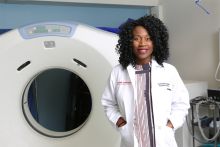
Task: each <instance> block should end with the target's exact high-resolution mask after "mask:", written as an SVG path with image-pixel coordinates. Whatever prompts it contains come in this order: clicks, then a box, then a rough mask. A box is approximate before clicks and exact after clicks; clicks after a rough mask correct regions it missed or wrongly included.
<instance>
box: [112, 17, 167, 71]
mask: <svg viewBox="0 0 220 147" xmlns="http://www.w3.org/2000/svg"><path fill="white" fill-rule="evenodd" d="M136 26H143V27H144V28H145V29H146V30H147V32H148V34H149V35H150V38H151V40H152V42H153V53H152V57H153V58H154V59H155V60H156V62H157V63H158V64H160V65H161V66H163V62H164V61H165V60H167V59H168V57H169V47H168V39H169V34H168V31H167V28H166V26H165V25H164V24H163V22H162V21H161V20H160V19H158V18H156V17H154V16H152V15H148V16H143V17H141V18H139V19H137V20H133V21H128V22H126V23H124V24H123V25H122V26H121V27H120V32H119V40H118V44H117V46H116V52H117V53H118V54H119V63H120V64H121V65H122V66H123V68H127V66H128V65H129V64H132V65H133V66H135V64H136V62H135V56H134V54H133V51H132V50H133V46H132V40H133V30H134V28H135V27H136Z"/></svg>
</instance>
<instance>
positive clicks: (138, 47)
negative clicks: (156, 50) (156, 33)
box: [132, 26, 153, 65]
mask: <svg viewBox="0 0 220 147" xmlns="http://www.w3.org/2000/svg"><path fill="white" fill-rule="evenodd" d="M132 45H133V53H134V55H135V57H136V64H141V65H142V64H146V63H149V62H150V61H151V56H152V52H153V42H152V41H151V38H150V36H149V34H148V32H147V30H146V29H145V28H144V27H142V26H136V27H135V28H134V30H133V40H132Z"/></svg>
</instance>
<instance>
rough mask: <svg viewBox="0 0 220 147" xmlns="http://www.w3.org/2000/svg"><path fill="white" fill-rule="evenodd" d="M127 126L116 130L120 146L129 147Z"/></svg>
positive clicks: (129, 138) (129, 137) (129, 139)
mask: <svg viewBox="0 0 220 147" xmlns="http://www.w3.org/2000/svg"><path fill="white" fill-rule="evenodd" d="M127 127H128V126H127V125H124V126H122V127H119V128H118V130H119V132H120V134H121V144H122V145H124V146H126V147H129V146H130V144H131V143H130V142H131V139H133V138H131V136H130V135H129V131H128V128H127Z"/></svg>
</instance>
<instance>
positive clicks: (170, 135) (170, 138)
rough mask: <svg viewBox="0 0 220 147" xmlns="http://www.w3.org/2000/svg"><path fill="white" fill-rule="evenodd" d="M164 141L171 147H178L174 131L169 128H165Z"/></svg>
mask: <svg viewBox="0 0 220 147" xmlns="http://www.w3.org/2000/svg"><path fill="white" fill-rule="evenodd" d="M164 141H165V143H166V144H167V145H168V146H169V147H177V144H176V140H175V136H174V130H173V129H172V128H170V127H168V126H165V127H164Z"/></svg>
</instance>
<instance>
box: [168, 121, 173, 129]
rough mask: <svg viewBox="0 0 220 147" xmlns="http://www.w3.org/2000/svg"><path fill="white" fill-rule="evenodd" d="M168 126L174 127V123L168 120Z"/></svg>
mask: <svg viewBox="0 0 220 147" xmlns="http://www.w3.org/2000/svg"><path fill="white" fill-rule="evenodd" d="M167 127H170V128H172V129H173V124H172V122H171V121H170V120H168V121H167Z"/></svg>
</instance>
